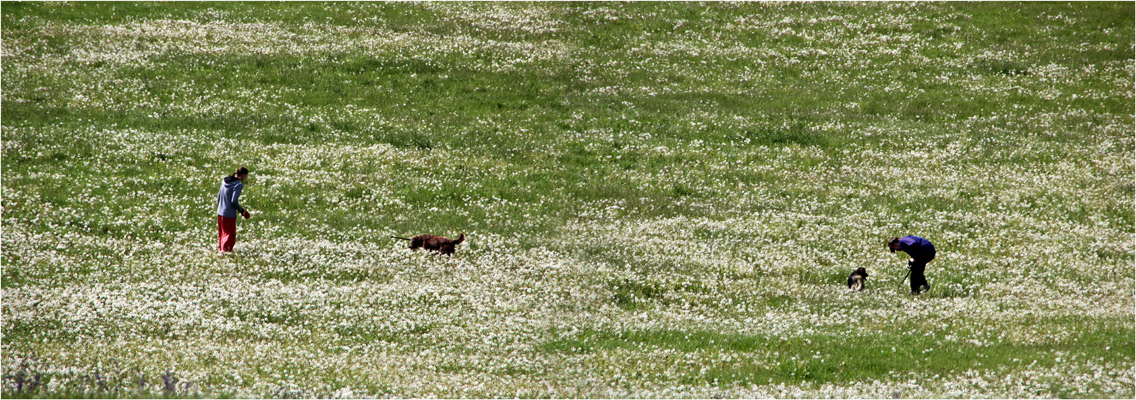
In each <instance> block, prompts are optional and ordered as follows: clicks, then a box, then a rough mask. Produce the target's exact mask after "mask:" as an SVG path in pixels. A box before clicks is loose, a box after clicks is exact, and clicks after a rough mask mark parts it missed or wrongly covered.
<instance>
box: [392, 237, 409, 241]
mask: <svg viewBox="0 0 1136 400" xmlns="http://www.w3.org/2000/svg"><path fill="white" fill-rule="evenodd" d="M391 239H398V240H410V239H407V238H404V237H398V236H391Z"/></svg>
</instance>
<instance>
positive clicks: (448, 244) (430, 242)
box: [391, 233, 465, 256]
mask: <svg viewBox="0 0 1136 400" xmlns="http://www.w3.org/2000/svg"><path fill="white" fill-rule="evenodd" d="M391 238H393V239H399V240H407V241H410V249H411V250H415V251H417V250H418V249H419V248H424V249H426V250H429V251H436V252H438V253H441V254H445V255H447V256H453V254H454V251H456V250H457V245H458V244H461V242H464V241H465V233H462V234H461V236H458V238H457V239H448V238H445V237H441V236H438V235H418V236H415V237H413V238H410V239H407V238H404V237H398V236H391Z"/></svg>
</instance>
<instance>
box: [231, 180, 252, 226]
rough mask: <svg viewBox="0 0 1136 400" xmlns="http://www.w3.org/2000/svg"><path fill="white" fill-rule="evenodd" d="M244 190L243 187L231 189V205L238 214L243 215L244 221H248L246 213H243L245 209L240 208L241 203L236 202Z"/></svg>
mask: <svg viewBox="0 0 1136 400" xmlns="http://www.w3.org/2000/svg"><path fill="white" fill-rule="evenodd" d="M244 188H245V185H237V187H236V188H234V189H233V199H232V202H231V203H232V204H233V208H234V209H236V210H237V212H238V213H240V214H241V215H243V216H244V217H245V219H248V218H249V213H248V211H245V208H244V207H241V203H240V202H239V201H238V199H240V197H241V191H242V190H244Z"/></svg>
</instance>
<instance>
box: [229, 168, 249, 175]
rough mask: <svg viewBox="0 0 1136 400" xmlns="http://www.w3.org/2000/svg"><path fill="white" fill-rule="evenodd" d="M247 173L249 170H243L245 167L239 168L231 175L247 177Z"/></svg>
mask: <svg viewBox="0 0 1136 400" xmlns="http://www.w3.org/2000/svg"><path fill="white" fill-rule="evenodd" d="M248 173H249V169H248V168H245V167H240V168H238V169H237V173H235V174H233V176H237V175H248Z"/></svg>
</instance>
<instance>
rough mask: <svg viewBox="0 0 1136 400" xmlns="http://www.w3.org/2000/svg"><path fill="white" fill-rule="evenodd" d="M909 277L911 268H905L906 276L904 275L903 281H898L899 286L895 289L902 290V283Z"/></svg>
mask: <svg viewBox="0 0 1136 400" xmlns="http://www.w3.org/2000/svg"><path fill="white" fill-rule="evenodd" d="M909 276H911V267H908V268H907V275H904V276H903V279H900V280H899V284H898V285H896V287H898V288H899V289H900V290H903V281H906V280H907V277H909Z"/></svg>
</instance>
